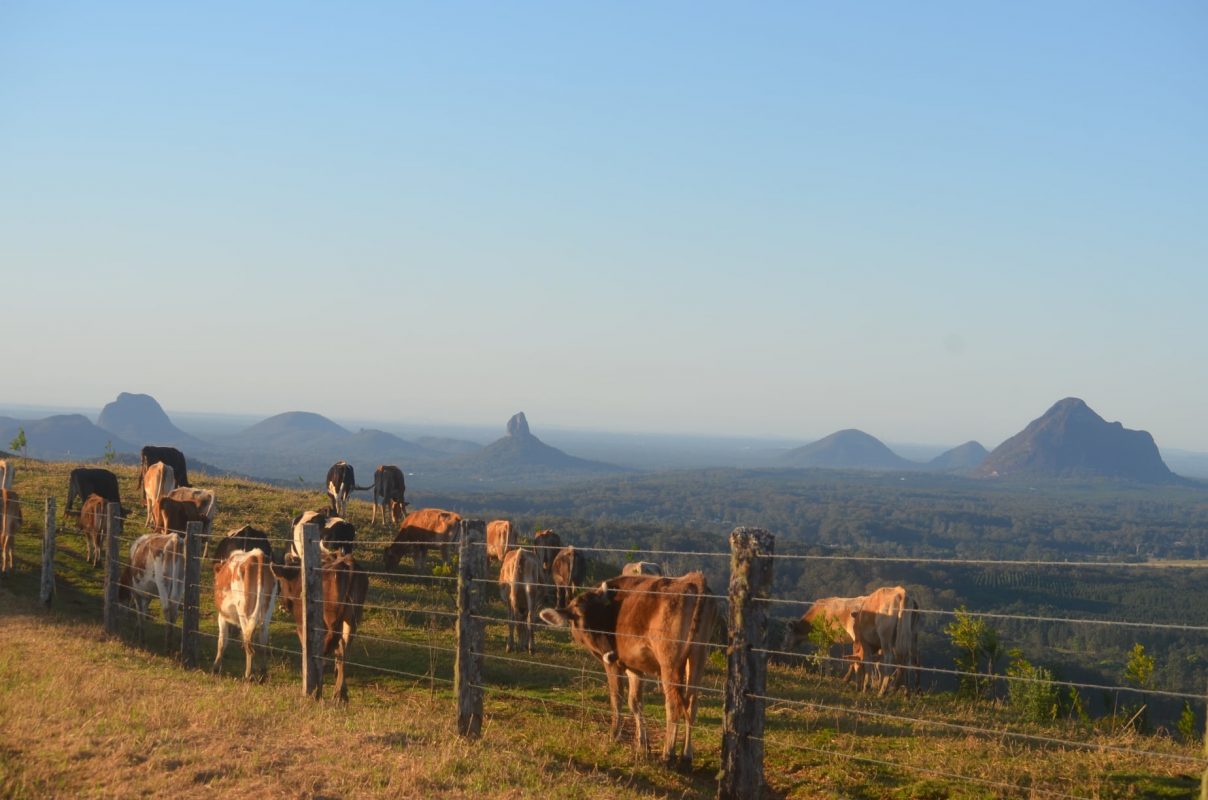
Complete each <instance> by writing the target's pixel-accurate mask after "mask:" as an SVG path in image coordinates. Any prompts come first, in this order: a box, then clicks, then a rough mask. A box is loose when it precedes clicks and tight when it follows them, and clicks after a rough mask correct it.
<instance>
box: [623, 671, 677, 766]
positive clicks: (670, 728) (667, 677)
mask: <svg viewBox="0 0 1208 800" xmlns="http://www.w3.org/2000/svg"><path fill="white" fill-rule="evenodd" d="M630 680H633V679H632V678H630ZM659 680H660V681H661V683H662V686H663V708H664V711H665V713H666V717H667V728H666V732H665V735H664V736H663V763H664V764H666V765H667V766H671V765H672V764H673V763H675V740H676V739H677V738H678V737H679V719H680V717H682V716H683V713H684V709H683V703H682V702H681V699H680V698H681V697H682V692H683V689H682V687H681V685H680V684H681V683H683V676H682V675H681V674H679V673H678V672H677V671H676V670H675V669H674V668H673V667H672V666H670V665H669V664H664V665H663V667H662V669H661V670H660V674H659Z"/></svg>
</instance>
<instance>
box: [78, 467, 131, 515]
mask: <svg viewBox="0 0 1208 800" xmlns="http://www.w3.org/2000/svg"><path fill="white" fill-rule="evenodd" d="M90 494H99V495H100V496H101V497H102V498H104V499H105V502H107V503H118V504H119V505H120V504H121V502H122V498H121V495H119V494H118V491H117V476H116V475H114V474H113V473H112V472H110V471H109V470H107V469H101V468H100V467H76V468H75V469H73V470H72V471H71V478H70V479H68V482H67V505H66V506H64V508H63V514H64V515H66V514H68V513H69V512H70V511H71V505H72V503H74V502H75V501H76V498H77V497H78V498H80V505H81V506H82V505H83V501H84V500H85V499H87V497H88V495H90ZM125 515H126V512H125V511H123V512H122V516H125Z"/></svg>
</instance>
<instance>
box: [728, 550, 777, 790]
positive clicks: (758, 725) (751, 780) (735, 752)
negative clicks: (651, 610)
mask: <svg viewBox="0 0 1208 800" xmlns="http://www.w3.org/2000/svg"><path fill="white" fill-rule="evenodd" d="M775 543H776V538H775V537H774V536H772V534H770V533H768V532H767V531H765V530H762V529H760V528H735V529H734V530H733V531H732V532H731V533H730V615H729V627H730V642H729V646H728V647H727V648H726V700H725V720H724V722H723V728H722V738H721V777H720V779H719V781H718V786H717V797H718V799H719V800H754V798H758V797H759V796H760V792H761V791H762V790H763V724H764V706H765V703H764V701H763V700H760V699H757V697H756V696H762V695H763V694H764V691H765V689H766V687H767V670H768V655H767V653H758V652H755V651H756V650H759V649H763V648H765V647H766V639H767V633H768V606H767V602H766V601H767V598H768V593H769V592H770V590H771V588H772V558H771V556H772V551H773V549H774V546H775Z"/></svg>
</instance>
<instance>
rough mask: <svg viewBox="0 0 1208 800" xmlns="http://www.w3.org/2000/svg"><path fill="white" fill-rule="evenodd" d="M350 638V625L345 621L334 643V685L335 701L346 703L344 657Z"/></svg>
mask: <svg viewBox="0 0 1208 800" xmlns="http://www.w3.org/2000/svg"><path fill="white" fill-rule="evenodd" d="M351 640H352V626H351V625H349V624H348V623H347V622H345V623H344V624H343V627H342V629H341V636H340V642H339V644H337V645H336V653H335V655H336V686H335V695H336V701H337V702H339V703H341V704H344V705H346V704H347V703H348V685H347V684H346V683H345V679H344V658H345V656H347V655H348V643H349V642H350V641H351Z"/></svg>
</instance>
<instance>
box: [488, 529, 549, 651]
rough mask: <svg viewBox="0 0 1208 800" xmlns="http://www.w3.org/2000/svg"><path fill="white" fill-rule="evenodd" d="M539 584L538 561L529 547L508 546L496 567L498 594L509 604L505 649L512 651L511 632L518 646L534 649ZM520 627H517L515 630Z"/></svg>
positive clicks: (539, 566) (541, 591)
mask: <svg viewBox="0 0 1208 800" xmlns="http://www.w3.org/2000/svg"><path fill="white" fill-rule="evenodd" d="M543 594H544V591H543V589H542V587H541V562H540V561H538V560H537V556H536V555H535V554H534V553H533V552H532V551H529V550H525V549H523V548H517V549H515V550H509V551H508V553H507V555H505V556H504V557H503V564H502V566H500V568H499V596H500V598H501V599H502V600H503V602H504V604H505V605H506V606H507V607H508V643H507V652H509V653H510V652H512V649H513V647H514V645H513V643H512V642H513V633H515V634H516V637H515V638H516V640H517V643H518V645H519V647H521V648H523V649H526V650H528V652H529V655H532V653H533V625H534V622H535V620H536V617H537V604H538V603H539V602H540V599H541V597H542V595H543ZM517 629H519V630H517Z"/></svg>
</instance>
